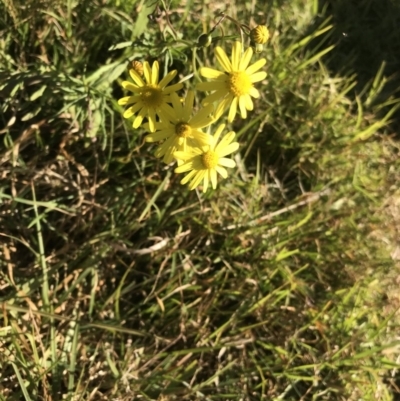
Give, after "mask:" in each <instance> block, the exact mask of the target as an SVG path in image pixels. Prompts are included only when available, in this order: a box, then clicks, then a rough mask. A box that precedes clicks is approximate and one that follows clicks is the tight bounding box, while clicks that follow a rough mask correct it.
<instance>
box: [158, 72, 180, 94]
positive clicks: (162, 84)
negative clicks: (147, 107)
mask: <svg viewBox="0 0 400 401" xmlns="http://www.w3.org/2000/svg"><path fill="white" fill-rule="evenodd" d="M176 74H177V71H176V70H172V71H170V72H169V73H168V74H167V75H166V76H165V77H164V78H163V79H162V80H161V81H160V83H159V84H158V86H159V87H160V88H161V89H164V88H165V87H166V86H167V85H168V84H169V83H170V82H171V81H172V80H173V79H174V78H175V75H176Z"/></svg>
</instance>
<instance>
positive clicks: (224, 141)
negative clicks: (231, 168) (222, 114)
mask: <svg viewBox="0 0 400 401" xmlns="http://www.w3.org/2000/svg"><path fill="white" fill-rule="evenodd" d="M235 136H236V134H235V133H234V132H233V131H231V132H228V133H227V134H226V135H225V136H224V137H223V138H222V139H221V140H220V142H219V144H218V145H217V146H216V147H215V148H214V151H215V152H216V153H217V154H218V156H220V151H221V150H223V149H224V148H225V147H227V146H228V145H229V144H230V143H231V142H232V141H233V140H234V139H235Z"/></svg>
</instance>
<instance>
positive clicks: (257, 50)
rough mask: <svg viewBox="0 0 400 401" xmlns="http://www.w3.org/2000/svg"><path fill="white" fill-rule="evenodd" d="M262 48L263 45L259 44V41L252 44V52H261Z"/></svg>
mask: <svg viewBox="0 0 400 401" xmlns="http://www.w3.org/2000/svg"><path fill="white" fill-rule="evenodd" d="M263 50H264V45H261V44H260V43H255V44H254V53H257V54H258V53H261V52H262V51H263Z"/></svg>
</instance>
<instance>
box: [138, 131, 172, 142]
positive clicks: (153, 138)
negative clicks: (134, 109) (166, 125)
mask: <svg viewBox="0 0 400 401" xmlns="http://www.w3.org/2000/svg"><path fill="white" fill-rule="evenodd" d="M174 134H175V130H174V129H164V130H161V131H157V132H154V133H152V134H149V135H146V136H145V137H144V140H145V141H146V142H160V141H163V140H164V139H167V138H169V137H170V136H172V135H174Z"/></svg>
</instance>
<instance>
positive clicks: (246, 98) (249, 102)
mask: <svg viewBox="0 0 400 401" xmlns="http://www.w3.org/2000/svg"><path fill="white" fill-rule="evenodd" d="M243 97H244V102H245V105H246V109H247V110H253V108H254V104H253V101H252V100H251V97H250V95H247V94H246V95H244V96H243Z"/></svg>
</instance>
